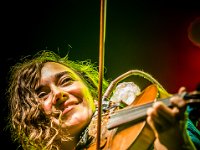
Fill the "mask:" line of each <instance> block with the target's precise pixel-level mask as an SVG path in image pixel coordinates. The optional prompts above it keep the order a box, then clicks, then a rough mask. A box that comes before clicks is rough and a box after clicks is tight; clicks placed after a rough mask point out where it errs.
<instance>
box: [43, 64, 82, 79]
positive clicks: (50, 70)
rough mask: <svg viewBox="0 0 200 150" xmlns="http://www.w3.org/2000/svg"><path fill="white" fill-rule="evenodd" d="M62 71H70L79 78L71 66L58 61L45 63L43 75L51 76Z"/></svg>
mask: <svg viewBox="0 0 200 150" xmlns="http://www.w3.org/2000/svg"><path fill="white" fill-rule="evenodd" d="M60 72H68V73H70V75H73V76H74V77H76V78H79V77H78V75H77V74H76V73H75V72H74V71H73V70H72V69H71V68H69V67H67V66H65V65H63V64H60V63H56V62H47V63H45V64H44V66H43V68H42V70H41V75H42V76H45V77H51V76H55V75H56V74H59V73H60Z"/></svg>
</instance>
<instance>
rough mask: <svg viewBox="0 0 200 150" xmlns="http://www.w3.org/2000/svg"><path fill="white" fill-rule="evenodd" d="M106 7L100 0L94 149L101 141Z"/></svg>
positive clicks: (105, 1)
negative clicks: (96, 114)
mask: <svg viewBox="0 0 200 150" xmlns="http://www.w3.org/2000/svg"><path fill="white" fill-rule="evenodd" d="M106 7H107V0H100V33H99V84H98V119H97V143H96V149H97V150H99V149H100V141H101V112H102V111H101V110H102V108H101V105H102V82H103V77H104V53H105V33H106Z"/></svg>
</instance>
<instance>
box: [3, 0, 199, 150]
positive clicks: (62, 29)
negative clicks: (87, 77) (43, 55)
mask: <svg viewBox="0 0 200 150" xmlns="http://www.w3.org/2000/svg"><path fill="white" fill-rule="evenodd" d="M199 6H200V5H199V4H198V1H194V0H187V1H173V0H168V1H167V0H166V1H164V0H159V1H155V0H146V1H145V0H123V1H122V0H108V1H107V22H106V43H105V70H106V73H105V77H107V78H109V79H114V78H116V77H117V76H119V75H120V74H122V73H124V72H126V71H128V70H130V69H141V70H144V71H146V72H148V73H150V74H151V75H152V76H154V77H155V78H156V79H157V80H158V81H159V82H160V83H161V84H162V85H163V86H164V87H165V88H166V89H167V90H168V91H169V92H170V93H176V92H177V90H178V88H179V87H180V86H186V87H187V88H188V90H189V91H192V90H194V89H195V86H196V84H197V83H199V82H200V46H199V45H200V23H199V22H200V21H198V22H197V21H196V22H197V23H196V24H195V20H198V18H199V17H200V7H199ZM1 7H2V9H1V33H2V34H1V43H2V44H1V59H0V61H1V62H0V65H1V66H0V67H1V72H0V75H1V76H0V79H1V83H0V84H1V86H2V88H1V91H0V92H1V101H0V107H1V108H0V110H1V121H0V123H1V124H0V125H1V146H2V147H4V146H5V147H6V148H8V147H9V148H11V149H16V146H15V145H14V144H12V143H11V141H10V135H9V132H8V131H5V125H6V121H5V119H6V117H7V113H8V108H7V100H6V98H5V92H6V88H7V81H8V71H9V69H10V66H12V65H13V64H15V63H16V62H18V60H19V59H20V58H21V57H24V56H27V55H33V54H35V53H36V52H38V51H39V50H42V49H49V50H53V51H55V52H57V53H59V54H60V55H61V56H64V55H65V54H67V53H69V57H70V59H72V60H85V59H91V61H92V62H94V63H97V64H98V59H99V52H98V51H99V20H100V17H99V13H100V9H99V8H100V1H99V0H85V1H82V0H42V1H39V0H34V1H33V0H29V1H25V0H18V1H14V0H11V1H7V2H4V3H2V4H1ZM191 25H193V26H192V27H193V28H190V27H191ZM189 35H191V36H189Z"/></svg>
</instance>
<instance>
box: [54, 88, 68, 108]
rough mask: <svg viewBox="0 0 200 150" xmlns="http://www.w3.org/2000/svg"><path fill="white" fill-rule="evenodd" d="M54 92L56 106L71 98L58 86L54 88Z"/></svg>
mask: <svg viewBox="0 0 200 150" xmlns="http://www.w3.org/2000/svg"><path fill="white" fill-rule="evenodd" d="M52 91H53V100H52V103H53V104H54V105H55V104H58V103H62V102H64V101H66V100H67V99H68V97H69V96H68V93H67V92H66V91H64V90H63V89H62V88H59V87H57V86H53V88H52Z"/></svg>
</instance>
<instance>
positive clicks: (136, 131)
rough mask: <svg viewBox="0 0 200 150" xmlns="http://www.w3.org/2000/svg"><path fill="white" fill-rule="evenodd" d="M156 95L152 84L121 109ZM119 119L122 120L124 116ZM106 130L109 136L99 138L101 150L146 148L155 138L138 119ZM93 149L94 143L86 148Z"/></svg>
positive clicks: (143, 122)
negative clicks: (135, 121) (136, 121)
mask: <svg viewBox="0 0 200 150" xmlns="http://www.w3.org/2000/svg"><path fill="white" fill-rule="evenodd" d="M157 95H158V89H157V86H156V85H154V84H152V85H150V86H148V87H147V88H145V89H144V90H143V91H142V92H141V94H140V95H139V96H137V97H136V99H135V100H134V102H133V103H132V104H131V105H130V106H127V107H125V108H123V109H128V108H129V109H130V108H133V109H134V107H136V108H137V107H139V106H140V105H143V104H146V103H149V102H153V101H154V100H156V98H157ZM123 109H121V110H123ZM121 110H117V112H116V113H119V114H120V112H121ZM120 119H122V120H123V119H125V118H120ZM108 120H109V119H108ZM117 122H119V121H117ZM108 132H109V134H108V135H109V136H108V137H107V138H106V139H105V138H104V139H102V140H101V144H100V148H101V149H102V150H138V149H139V150H148V149H149V148H151V147H152V145H153V142H154V140H155V136H154V133H153V131H152V130H151V128H150V127H149V125H148V124H147V123H146V121H140V122H138V123H137V124H135V123H132V122H129V123H126V124H123V125H120V126H118V127H116V128H113V129H111V130H108ZM95 149H96V145H95V143H93V144H92V145H90V147H89V148H88V150H95Z"/></svg>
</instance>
